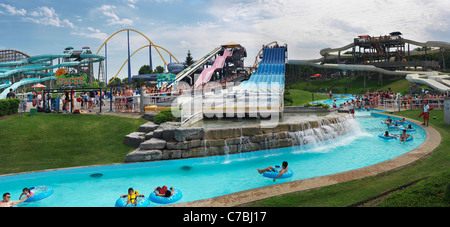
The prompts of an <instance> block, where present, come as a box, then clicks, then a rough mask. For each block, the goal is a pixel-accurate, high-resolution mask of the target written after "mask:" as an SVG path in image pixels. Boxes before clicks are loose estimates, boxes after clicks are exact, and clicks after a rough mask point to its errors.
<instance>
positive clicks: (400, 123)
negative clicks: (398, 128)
mask: <svg viewBox="0 0 450 227" xmlns="http://www.w3.org/2000/svg"><path fill="white" fill-rule="evenodd" d="M394 123H397V124H399V125H404V124H408V122H406V121H396V120H394Z"/></svg>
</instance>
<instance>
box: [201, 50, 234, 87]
mask: <svg viewBox="0 0 450 227" xmlns="http://www.w3.org/2000/svg"><path fill="white" fill-rule="evenodd" d="M231 56H233V50H228V49H225V51H224V52H223V55H222V56H218V57H217V58H216V60H215V61H214V64H213V66H212V67H211V68H206V69H204V70H203V71H202V73H201V74H200V76H199V77H198V79H197V81H196V82H195V87H198V86H200V85H202V84H203V83H208V82H209V81H210V80H211V77H212V74H213V73H214V72H216V71H217V70H221V69H222V68H223V66H224V65H225V60H226V59H227V58H229V57H231Z"/></svg>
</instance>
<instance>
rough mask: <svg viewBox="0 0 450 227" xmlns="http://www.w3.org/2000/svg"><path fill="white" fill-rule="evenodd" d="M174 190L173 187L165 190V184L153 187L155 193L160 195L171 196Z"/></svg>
mask: <svg viewBox="0 0 450 227" xmlns="http://www.w3.org/2000/svg"><path fill="white" fill-rule="evenodd" d="M174 191H175V190H174V189H173V187H170V190H167V186H165V185H164V186H162V188H161V187H157V188H155V194H156V195H157V196H161V197H171V196H172V195H173V193H174Z"/></svg>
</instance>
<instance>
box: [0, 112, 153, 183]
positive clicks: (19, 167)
mask: <svg viewBox="0 0 450 227" xmlns="http://www.w3.org/2000/svg"><path fill="white" fill-rule="evenodd" d="M145 122H146V120H144V119H142V118H140V119H131V118H124V117H115V116H107V115H89V114H86V115H75V114H42V113H38V114H37V116H33V117H30V116H29V115H28V114H27V115H26V116H24V117H21V116H15V117H11V118H7V119H3V120H0V135H2V136H0V146H1V149H0V174H7V173H18V172H25V171H34V170H43V169H52V168H64V167H73V166H84V165H97V164H111V163H120V162H123V160H124V158H125V155H126V154H127V153H128V152H130V151H132V150H133V148H132V147H129V146H126V145H124V144H123V140H124V138H125V135H127V134H129V133H131V132H134V131H137V130H138V129H139V126H140V125H141V124H143V123H145Z"/></svg>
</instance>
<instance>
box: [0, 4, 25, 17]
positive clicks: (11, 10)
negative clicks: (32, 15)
mask: <svg viewBox="0 0 450 227" xmlns="http://www.w3.org/2000/svg"><path fill="white" fill-rule="evenodd" d="M0 6H2V7H3V8H5V9H6V11H7V12H8V13H10V14H11V15H21V16H25V14H26V13H27V11H26V10H25V9H16V7H14V6H11V5H8V4H4V3H0Z"/></svg>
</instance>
